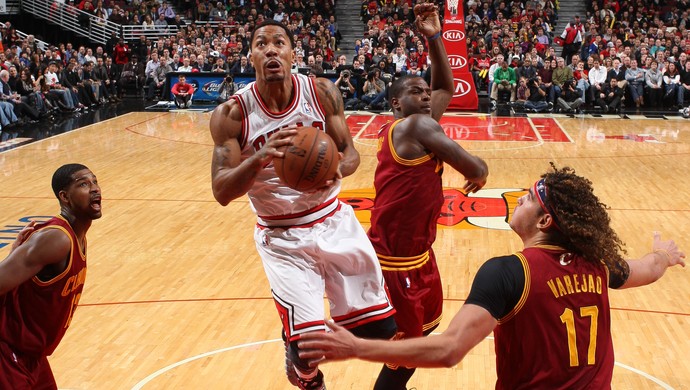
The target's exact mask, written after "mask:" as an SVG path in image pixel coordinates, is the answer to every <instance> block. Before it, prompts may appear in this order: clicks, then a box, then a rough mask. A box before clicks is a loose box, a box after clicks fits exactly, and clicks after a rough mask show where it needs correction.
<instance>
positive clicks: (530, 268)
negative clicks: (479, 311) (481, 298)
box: [494, 246, 614, 389]
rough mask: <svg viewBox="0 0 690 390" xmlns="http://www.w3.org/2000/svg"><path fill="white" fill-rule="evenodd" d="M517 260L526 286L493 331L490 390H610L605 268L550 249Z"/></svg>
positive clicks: (531, 250) (610, 350) (533, 251)
mask: <svg viewBox="0 0 690 390" xmlns="http://www.w3.org/2000/svg"><path fill="white" fill-rule="evenodd" d="M517 256H518V257H519V258H520V260H521V262H522V265H523V267H524V270H525V288H524V291H523V294H522V297H521V298H520V300H519V302H518V304H517V305H516V306H515V308H514V309H513V310H512V311H511V312H510V313H508V315H506V316H505V317H503V318H501V319H500V320H499V322H498V324H499V326H497V327H496V329H495V330H494V335H495V344H496V355H497V359H496V371H497V374H498V382H497V383H496V388H497V389H606V388H610V387H611V377H612V374H613V363H614V356H613V344H612V341H611V317H610V311H609V297H608V289H607V285H608V272H607V270H606V267H605V266H604V265H603V264H601V265H595V264H592V263H590V262H586V261H584V260H583V259H582V258H580V257H578V256H571V255H569V254H566V252H565V251H564V250H563V249H562V248H558V247H554V246H541V247H532V248H527V249H525V250H523V251H522V252H521V253H518V254H517ZM520 362H522V363H520Z"/></svg>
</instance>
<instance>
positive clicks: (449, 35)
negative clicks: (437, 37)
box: [443, 30, 465, 42]
mask: <svg viewBox="0 0 690 390" xmlns="http://www.w3.org/2000/svg"><path fill="white" fill-rule="evenodd" d="M443 39H445V40H446V41H448V42H460V41H462V40H463V39H465V33H464V32H462V31H460V30H448V31H446V32H444V33H443Z"/></svg>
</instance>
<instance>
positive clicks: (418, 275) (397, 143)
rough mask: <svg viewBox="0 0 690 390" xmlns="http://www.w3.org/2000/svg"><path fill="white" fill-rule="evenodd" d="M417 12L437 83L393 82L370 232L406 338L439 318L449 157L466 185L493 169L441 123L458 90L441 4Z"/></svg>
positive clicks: (402, 378)
mask: <svg viewBox="0 0 690 390" xmlns="http://www.w3.org/2000/svg"><path fill="white" fill-rule="evenodd" d="M414 12H415V15H417V19H416V25H417V29H418V30H419V32H420V33H421V34H424V35H425V36H426V37H427V41H428V44H429V58H430V59H431V88H429V86H428V85H427V83H426V81H424V79H423V78H421V77H418V76H404V77H401V78H399V79H397V80H395V82H393V85H392V86H391V88H390V92H389V95H390V99H391V101H390V102H391V106H392V108H393V113H394V115H395V119H396V120H395V121H394V122H392V123H388V124H386V125H384V126H383V127H382V128H381V130H380V131H379V143H378V144H379V150H378V153H377V155H376V157H377V158H378V166H377V167H376V174H375V176H374V187H375V188H376V198H375V199H374V207H373V208H372V211H371V229H370V230H369V232H368V235H369V239H370V240H371V242H372V244H373V245H374V249H375V250H376V254H377V255H378V257H379V261H380V262H381V268H382V269H383V275H384V278H385V280H386V284H387V286H388V289H389V291H390V296H391V301H392V302H393V307H395V310H396V314H395V322H396V323H397V324H398V332H399V337H403V338H410V337H419V336H422V335H428V334H430V333H431V332H432V331H433V330H434V329H435V328H436V327H437V326H438V324H439V322H440V320H441V311H442V308H443V291H442V288H441V276H440V275H439V272H438V267H437V265H436V257H435V255H434V251H433V249H432V248H431V245H432V244H433V243H434V241H435V240H436V225H437V220H438V217H439V215H440V213H441V206H443V202H444V196H443V187H442V183H441V174H442V173H443V163H444V162H445V163H447V164H449V165H450V166H451V167H453V168H454V169H456V170H458V171H459V172H460V173H462V174H463V175H464V176H465V177H466V178H467V183H466V184H465V188H464V189H465V191H467V192H475V191H477V190H479V189H481V188H482V187H483V186H484V184H485V183H486V177H487V175H488V173H489V171H488V169H487V166H486V164H485V163H484V161H482V160H481V159H480V158H478V157H475V156H472V155H471V154H469V153H467V152H466V151H465V150H464V149H463V148H462V147H461V146H460V145H458V143H457V142H455V141H453V140H452V139H450V138H448V137H447V136H446V134H445V133H444V131H443V129H442V128H441V126H440V125H439V123H438V121H439V120H440V119H441V117H442V116H443V113H444V112H445V111H446V107H448V103H449V102H450V99H451V97H452V96H453V74H452V72H451V69H450V65H449V63H448V56H447V55H446V49H445V47H444V45H443V40H442V39H441V37H440V34H439V33H440V32H441V22H440V20H439V15H438V12H437V11H436V8H435V7H434V5H433V4H418V5H416V6H415V8H414ZM413 373H414V368H407V367H396V366H386V367H384V369H383V371H382V372H381V376H382V377H384V378H385V380H381V381H379V382H381V383H386V387H385V388H383V387H382V388H380V390H384V389H385V390H405V389H406V384H407V381H408V380H409V379H410V377H411V376H412V374H413ZM376 390H379V389H378V388H377V389H376Z"/></svg>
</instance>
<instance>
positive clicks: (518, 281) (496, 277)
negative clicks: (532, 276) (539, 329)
mask: <svg viewBox="0 0 690 390" xmlns="http://www.w3.org/2000/svg"><path fill="white" fill-rule="evenodd" d="M524 289H525V270H524V268H523V266H522V262H521V261H520V259H519V258H518V257H517V256H516V255H510V256H504V257H494V258H493V259H491V260H489V261H487V262H486V263H484V264H483V265H482V266H481V267H480V268H479V271H477V275H476V276H475V277H474V282H472V289H471V290H470V294H469V296H468V297H467V300H466V301H465V303H470V304H473V305H477V306H480V307H483V308H484V309H486V310H487V311H488V312H489V313H491V315H492V316H493V317H494V318H496V319H497V320H498V319H501V318H503V317H505V316H506V315H507V314H508V313H510V311H511V310H513V308H514V307H515V305H517V303H518V301H519V300H520V297H521V296H522V292H523V290H524Z"/></svg>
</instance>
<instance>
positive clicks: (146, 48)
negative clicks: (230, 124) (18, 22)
mask: <svg viewBox="0 0 690 390" xmlns="http://www.w3.org/2000/svg"><path fill="white" fill-rule="evenodd" d="M70 3H72V4H70ZM192 3H193V2H190V1H186V0H182V1H178V2H176V4H174V6H175V8H172V7H171V4H168V3H167V2H165V1H163V2H159V1H155V0H147V1H137V0H132V1H127V2H124V1H110V0H98V1H95V2H92V1H89V0H82V1H80V2H77V3H73V2H69V1H68V2H67V5H73V6H75V7H77V8H79V9H81V10H83V11H86V12H90V13H93V14H94V16H97V17H100V18H103V19H108V20H111V21H114V22H118V23H125V24H127V23H134V24H140V25H142V29H144V28H148V26H147V24H148V23H149V22H150V21H151V20H154V22H153V23H154V25H153V28H158V27H156V22H158V26H162V23H163V22H162V21H163V20H165V22H166V23H175V24H177V26H178V29H177V32H176V33H175V34H170V35H167V34H163V35H161V36H159V38H158V39H154V40H150V39H147V38H146V37H145V36H144V35H142V36H141V37H140V39H139V40H138V41H136V42H131V43H127V42H125V41H124V40H123V39H122V38H121V37H118V36H117V35H116V34H115V33H113V34H112V36H111V37H110V39H109V40H108V42H107V43H106V44H105V45H94V46H93V47H88V46H79V47H74V46H73V45H72V44H71V43H69V42H68V43H60V44H57V45H51V46H49V47H47V48H45V50H41V49H40V48H39V45H38V44H37V42H36V40H35V39H34V37H33V35H28V36H27V37H26V38H24V39H22V38H20V36H19V35H18V34H17V33H16V31H15V30H14V28H13V27H12V26H11V25H10V23H6V24H0V35H1V36H2V49H1V50H0V67H1V68H2V69H3V70H4V73H0V78H2V77H3V75H4V74H5V73H6V74H7V76H8V80H7V81H5V82H3V83H0V87H1V89H2V94H0V125H1V126H2V127H3V128H7V127H12V126H14V125H16V124H21V123H23V122H25V121H36V120H39V119H42V118H50V117H52V116H55V115H60V114H71V113H74V112H79V111H84V110H88V109H89V108H91V107H95V106H99V105H102V104H106V103H109V102H118V101H120V100H121V99H122V98H123V97H126V96H142V97H146V98H147V99H154V98H156V96H162V95H164V92H165V91H167V90H168V89H170V86H168V85H166V84H165V82H166V75H167V73H169V72H172V71H178V72H223V73H226V74H227V75H228V77H226V79H225V81H224V82H223V84H222V85H221V87H220V88H221V91H220V92H221V97H222V100H224V99H227V97H228V96H229V95H230V94H232V93H234V90H235V88H236V86H235V84H234V83H233V79H232V75H234V74H252V73H253V72H254V70H253V68H252V66H251V61H250V58H251V52H250V50H249V49H250V48H249V42H248V39H249V36H250V34H251V31H252V29H253V28H254V26H255V25H256V24H257V23H260V22H262V21H263V20H264V19H269V18H270V19H273V20H277V21H280V22H282V23H285V24H286V25H287V26H288V28H289V30H290V31H292V32H293V33H294V36H295V38H296V39H295V41H296V47H295V54H296V56H295V64H294V71H295V72H297V71H298V69H299V68H305V69H307V68H308V69H313V70H314V72H313V73H315V74H317V73H323V72H324V71H326V70H328V69H334V68H335V67H337V66H338V61H337V58H336V56H335V50H336V45H337V41H338V40H339V34H338V29H337V23H336V22H335V17H334V15H333V7H334V4H333V3H332V2H329V1H319V2H314V1H309V2H303V1H300V0H290V1H286V2H283V1H262V2H259V1H257V0H226V1H203V0H200V1H197V2H196V3H195V7H194V8H193V9H192V8H190V7H189V6H190V5H191V4H192ZM175 9H177V10H180V11H181V13H183V14H184V15H185V16H191V17H192V20H194V19H198V20H202V21H203V20H216V21H220V23H210V22H209V23H203V22H202V23H199V24H196V23H194V22H192V23H186V22H185V21H184V20H183V19H182V18H181V17H180V14H178V13H177V12H176V11H175ZM218 15H221V19H218ZM123 17H124V19H123ZM3 80H4V79H3Z"/></svg>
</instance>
